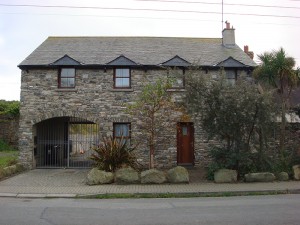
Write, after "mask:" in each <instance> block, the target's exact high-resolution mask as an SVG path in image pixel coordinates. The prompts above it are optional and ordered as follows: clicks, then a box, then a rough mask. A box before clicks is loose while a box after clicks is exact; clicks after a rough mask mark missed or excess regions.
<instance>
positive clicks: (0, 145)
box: [0, 139, 16, 152]
mask: <svg viewBox="0 0 300 225" xmlns="http://www.w3.org/2000/svg"><path fill="white" fill-rule="evenodd" d="M14 150H16V149H14V148H13V147H12V146H10V145H9V144H8V143H7V142H6V141H4V140H2V139H0V152H1V151H14Z"/></svg>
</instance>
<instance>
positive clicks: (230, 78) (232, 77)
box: [226, 70, 236, 85]
mask: <svg viewBox="0 0 300 225" xmlns="http://www.w3.org/2000/svg"><path fill="white" fill-rule="evenodd" d="M226 78H227V83H228V84H231V85H234V84H235V81H236V71H235V70H226Z"/></svg>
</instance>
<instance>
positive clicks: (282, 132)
mask: <svg viewBox="0 0 300 225" xmlns="http://www.w3.org/2000/svg"><path fill="white" fill-rule="evenodd" d="M285 114H286V103H285V101H284V99H282V102H281V123H280V138H279V151H280V155H281V156H283V153H284V150H285V149H284V146H285V145H284V142H285V133H286V132H285V128H286V119H285Z"/></svg>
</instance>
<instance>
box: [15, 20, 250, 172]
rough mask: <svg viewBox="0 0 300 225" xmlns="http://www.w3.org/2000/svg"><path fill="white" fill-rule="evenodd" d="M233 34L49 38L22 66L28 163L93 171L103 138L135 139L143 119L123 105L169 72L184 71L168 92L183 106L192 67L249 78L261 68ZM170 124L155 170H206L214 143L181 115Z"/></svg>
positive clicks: (143, 149)
mask: <svg viewBox="0 0 300 225" xmlns="http://www.w3.org/2000/svg"><path fill="white" fill-rule="evenodd" d="M234 33H235V30H234V29H233V28H230V25H229V24H227V27H226V28H225V29H224V30H223V32H222V35H223V36H222V38H177V37H49V38H48V39H47V40H45V41H44V42H43V43H42V44H41V45H40V46H39V47H38V48H37V49H36V50H34V51H33V52H32V53H31V54H30V55H29V56H28V57H27V58H26V59H25V60H24V61H23V62H21V63H20V64H19V65H18V66H19V68H20V69H21V71H22V72H21V98H20V101H21V107H20V126H19V149H20V159H21V161H22V163H23V164H24V165H26V166H27V167H29V168H36V167H37V168H49V167H50V168H60V167H64V168H65V167H67V168H69V167H89V166H90V162H89V160H88V157H89V155H90V154H91V151H92V150H91V148H92V146H94V145H96V144H98V143H99V140H101V137H103V136H108V135H114V136H115V137H116V138H117V137H119V136H120V134H123V135H124V136H125V137H126V138H128V139H133V140H134V138H135V137H137V134H138V133H139V131H138V130H137V128H136V127H137V126H136V125H137V123H138V120H137V118H132V117H131V116H130V115H128V114H126V113H125V111H124V106H123V103H124V102H134V99H135V98H136V96H137V94H138V93H139V92H140V91H141V89H142V88H143V82H145V80H146V81H147V82H153V81H155V80H156V79H157V78H159V77H162V76H168V72H167V71H168V70H167V68H174V67H176V68H177V70H178V71H179V75H178V76H177V77H176V82H175V84H174V88H172V89H170V91H172V94H173V95H174V96H176V98H177V97H178V98H179V99H180V97H182V96H183V95H184V92H185V89H184V74H185V71H186V70H187V69H188V68H189V66H190V65H191V64H195V63H196V64H197V65H198V66H200V67H201V69H202V70H204V71H205V72H206V73H207V74H208V75H214V74H217V73H218V71H219V70H220V68H221V67H222V68H225V71H226V74H227V78H228V79H229V82H234V81H235V80H236V78H237V77H238V76H240V75H241V74H243V73H244V74H246V75H250V74H251V72H252V70H253V68H254V67H255V66H256V64H255V63H254V61H253V60H252V58H253V53H252V52H248V47H247V46H246V48H245V50H246V52H244V51H243V50H242V49H241V48H239V47H238V46H237V45H236V43H235V34H234ZM251 54H252V55H251ZM251 56H252V58H251ZM170 125H171V126H170V127H171V129H169V130H166V131H165V132H164V133H163V134H162V136H161V137H160V141H159V143H160V144H159V145H158V146H157V149H156V152H155V163H156V166H157V167H171V166H175V165H177V164H179V165H196V166H197V165H205V164H206V163H207V161H208V157H207V144H208V143H207V141H206V139H205V135H203V133H202V132H201V127H199V126H198V125H197V124H194V123H193V119H191V120H190V121H186V120H182V118H181V117H180V115H176V116H174V118H173V119H172V121H170ZM99 138H100V139H99ZM142 142H143V143H142V144H141V145H139V148H138V149H137V153H138V160H139V162H140V163H141V164H143V165H145V166H147V165H148V162H149V150H148V147H147V146H146V144H145V141H142ZM178 143H180V144H178Z"/></svg>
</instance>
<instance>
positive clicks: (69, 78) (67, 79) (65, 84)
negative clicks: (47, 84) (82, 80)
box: [58, 68, 75, 88]
mask: <svg viewBox="0 0 300 225" xmlns="http://www.w3.org/2000/svg"><path fill="white" fill-rule="evenodd" d="M58 87H59V88H74V87H75V68H61V69H60V71H59V75H58Z"/></svg>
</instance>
